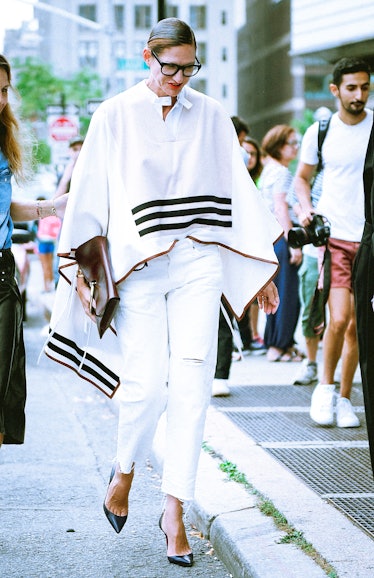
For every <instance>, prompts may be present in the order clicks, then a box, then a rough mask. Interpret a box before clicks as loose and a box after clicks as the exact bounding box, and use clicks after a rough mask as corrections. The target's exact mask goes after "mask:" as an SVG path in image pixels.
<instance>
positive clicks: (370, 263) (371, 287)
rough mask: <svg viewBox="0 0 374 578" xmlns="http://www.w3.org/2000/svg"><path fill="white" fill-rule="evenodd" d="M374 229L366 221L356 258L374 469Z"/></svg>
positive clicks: (360, 336) (360, 341)
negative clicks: (372, 302)
mask: <svg viewBox="0 0 374 578" xmlns="http://www.w3.org/2000/svg"><path fill="white" fill-rule="evenodd" d="M373 232H374V227H373V225H371V224H370V223H366V224H365V228H364V234H363V237H362V241H361V244H360V247H359V249H358V252H357V255H356V259H355V262H354V267H353V288H354V294H355V307H356V319H357V337H358V346H359V355H360V369H361V378H362V389H363V394H364V402H365V414H366V423H367V430H368V438H369V447H370V457H371V463H372V467H373V471H374V312H373V309H372V305H371V299H372V297H373V294H374V256H373V252H372V234H373Z"/></svg>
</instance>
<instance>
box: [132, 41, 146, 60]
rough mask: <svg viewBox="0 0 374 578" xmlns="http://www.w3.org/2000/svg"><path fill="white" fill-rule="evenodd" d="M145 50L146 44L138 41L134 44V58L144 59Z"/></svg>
mask: <svg viewBox="0 0 374 578" xmlns="http://www.w3.org/2000/svg"><path fill="white" fill-rule="evenodd" d="M143 48H144V42H141V41H140V40H136V41H135V42H134V44H133V55H134V56H141V57H142V58H143Z"/></svg>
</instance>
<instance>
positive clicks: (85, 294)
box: [77, 276, 96, 323]
mask: <svg viewBox="0 0 374 578" xmlns="http://www.w3.org/2000/svg"><path fill="white" fill-rule="evenodd" d="M77 292H78V296H79V299H80V301H81V303H82V306H83V309H84V312H85V314H86V315H87V316H88V317H89V318H90V319H92V321H95V323H96V317H95V313H94V312H93V311H94V309H93V311H91V308H90V304H91V289H90V287H89V286H88V285H87V283H86V280H85V278H84V277H81V276H79V277H77ZM92 306H93V308H95V307H96V304H95V301H93V303H92Z"/></svg>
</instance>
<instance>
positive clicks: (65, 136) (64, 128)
mask: <svg viewBox="0 0 374 578" xmlns="http://www.w3.org/2000/svg"><path fill="white" fill-rule="evenodd" d="M49 130H50V135H51V138H52V139H53V140H55V141H68V140H70V139H71V138H73V136H76V135H77V134H78V127H77V124H76V123H74V122H73V121H71V120H70V119H69V118H67V117H66V116H60V117H59V118H57V119H56V120H54V121H53V122H52V123H51V125H50V129H49Z"/></svg>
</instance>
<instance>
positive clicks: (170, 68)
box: [151, 50, 201, 77]
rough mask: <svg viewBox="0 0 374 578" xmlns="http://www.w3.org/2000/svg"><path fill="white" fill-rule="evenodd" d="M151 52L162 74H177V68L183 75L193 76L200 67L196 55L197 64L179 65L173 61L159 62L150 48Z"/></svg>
mask: <svg viewBox="0 0 374 578" xmlns="http://www.w3.org/2000/svg"><path fill="white" fill-rule="evenodd" d="M151 54H152V56H154V57H155V59H156V60H157V62H158V63H159V65H160V66H161V72H162V74H163V75H164V76H174V74H177V72H179V70H181V71H182V73H183V76H187V77H190V76H195V74H197V73H198V72H199V70H200V68H201V64H200V62H199V61H198V59H197V57H195V60H196V62H197V64H186V65H184V66H180V65H179V64H174V62H161V61H160V60H159V59H158V58H157V56H156V54H155V53H154V52H153V50H151Z"/></svg>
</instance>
